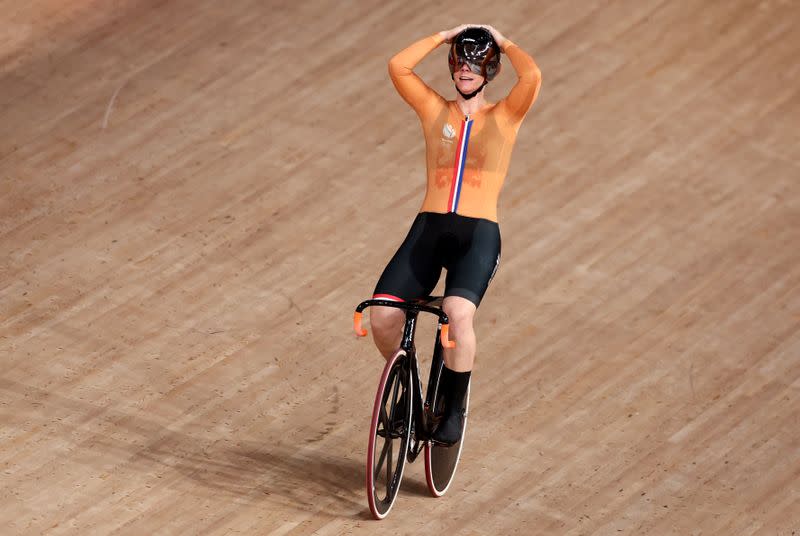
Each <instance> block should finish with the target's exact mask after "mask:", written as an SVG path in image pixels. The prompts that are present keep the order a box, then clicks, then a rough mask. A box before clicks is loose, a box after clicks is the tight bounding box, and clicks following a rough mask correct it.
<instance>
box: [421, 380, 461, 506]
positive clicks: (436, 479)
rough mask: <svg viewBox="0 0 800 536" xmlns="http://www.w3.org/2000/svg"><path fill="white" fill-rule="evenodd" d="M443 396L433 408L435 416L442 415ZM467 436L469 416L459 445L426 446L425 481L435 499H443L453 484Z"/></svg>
mask: <svg viewBox="0 0 800 536" xmlns="http://www.w3.org/2000/svg"><path fill="white" fill-rule="evenodd" d="M441 398H442V397H441V396H440V397H437V401H436V406H437V407H434V408H433V411H434V414H436V415H439V414H440V413H441V408H440V407H438V406H440V405H441V403H442V400H441ZM463 407H464V408H465V409H466V408H468V407H469V387H467V393H466V394H465V395H464V406H463ZM466 434H467V416H466V415H465V416H464V431H463V433H462V434H461V439H460V440H459V441H458V443H456V444H454V445H453V446H451V447H444V446H441V445H435V444H433V443H432V442H430V441H428V444H427V445H425V480H427V483H428V490H429V491H430V492H431V495H433V496H434V497H441V496H442V495H444V494H445V493H446V492H447V489H448V488H449V487H450V484H451V483H452V482H453V477H454V476H455V474H456V468H457V467H458V460H460V459H461V449H462V447H463V446H464V437H465V436H466Z"/></svg>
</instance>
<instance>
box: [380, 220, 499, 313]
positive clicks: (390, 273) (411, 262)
mask: <svg viewBox="0 0 800 536" xmlns="http://www.w3.org/2000/svg"><path fill="white" fill-rule="evenodd" d="M499 264H500V227H499V226H498V225H497V223H496V222H493V221H490V220H485V219H482V218H469V217H466V216H461V215H459V214H455V213H452V212H451V213H448V214H439V213H436V212H421V213H419V214H418V215H417V217H416V219H415V220H414V223H413V224H412V225H411V230H409V232H408V236H406V239H405V241H403V243H402V244H401V246H400V248H399V249H398V250H397V253H395V255H394V257H392V260H390V261H389V264H388V265H387V266H386V269H385V270H384V271H383V275H381V278H380V279H379V280H378V284H377V285H376V287H375V297H382V298H388V299H399V300H403V301H410V300H414V299H419V298H425V297H427V296H428V295H430V293H431V292H433V289H434V288H435V287H436V284H437V283H438V282H439V276H440V275H441V274H442V268H444V269H446V270H447V278H446V279H445V291H444V295H445V296H460V297H462V298H466V299H468V300H469V301H471V302H472V303H474V304H475V306H476V307H477V306H478V305H480V303H481V299H482V298H483V295H484V294H485V293H486V289H487V288H488V287H489V281H491V280H492V277H494V274H495V272H496V271H497V267H498V265H499Z"/></svg>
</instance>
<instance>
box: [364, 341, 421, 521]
mask: <svg viewBox="0 0 800 536" xmlns="http://www.w3.org/2000/svg"><path fill="white" fill-rule="evenodd" d="M412 398H413V397H412V396H411V368H410V366H409V363H408V356H407V355H406V353H405V351H403V350H398V351H397V352H395V354H394V355H393V356H392V358H391V359H389V360H388V361H387V362H386V366H385V367H384V369H383V374H382V375H381V380H380V382H379V383H378V392H377V393H376V394H375V404H374V406H373V409H372V422H371V424H370V430H369V447H368V449H367V499H368V501H369V509H370V511H371V512H372V515H373V517H374V518H375V519H383V518H384V517H386V516H387V515H388V514H389V510H391V509H392V505H393V504H394V501H395V499H396V498H397V491H398V490H399V489H400V481H401V480H402V479H403V469H404V468H405V464H406V457H407V455H408V446H409V441H410V434H411V404H412V402H411V401H412Z"/></svg>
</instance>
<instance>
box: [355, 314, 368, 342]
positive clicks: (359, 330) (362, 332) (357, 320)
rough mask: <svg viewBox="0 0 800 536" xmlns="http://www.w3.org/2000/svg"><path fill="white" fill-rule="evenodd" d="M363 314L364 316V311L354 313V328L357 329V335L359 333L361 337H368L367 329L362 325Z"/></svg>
mask: <svg viewBox="0 0 800 536" xmlns="http://www.w3.org/2000/svg"><path fill="white" fill-rule="evenodd" d="M362 316H363V313H359V312H356V313H355V314H353V329H355V331H356V335H358V336H359V337H366V336H367V330H366V329H364V328H363V327H361V317H362Z"/></svg>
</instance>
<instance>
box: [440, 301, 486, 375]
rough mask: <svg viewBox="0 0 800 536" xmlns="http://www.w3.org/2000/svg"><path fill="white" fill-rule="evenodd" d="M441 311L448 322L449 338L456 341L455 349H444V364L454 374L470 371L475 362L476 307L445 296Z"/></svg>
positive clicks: (473, 304) (471, 303) (470, 303)
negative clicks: (445, 315)
mask: <svg viewBox="0 0 800 536" xmlns="http://www.w3.org/2000/svg"><path fill="white" fill-rule="evenodd" d="M442 309H443V310H444V312H445V313H446V314H447V316H448V318H449V320H450V338H451V339H453V340H455V341H457V342H456V347H455V348H445V350H444V362H445V365H446V366H447V368H449V369H450V370H453V371H456V372H466V371H469V370H472V365H473V363H474V362H475V346H476V343H475V329H474V325H473V323H474V319H475V312H476V311H477V309H478V307H477V305H476V304H475V303H473V302H471V301H470V300H468V299H466V298H462V297H461V296H453V295H451V296H446V297H445V299H444V302H443V303H442Z"/></svg>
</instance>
